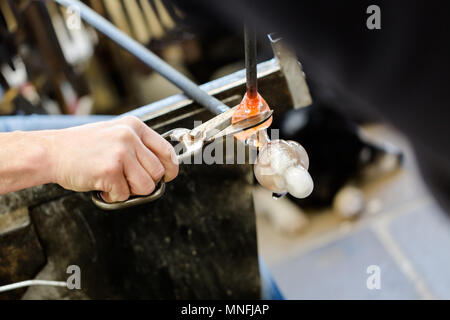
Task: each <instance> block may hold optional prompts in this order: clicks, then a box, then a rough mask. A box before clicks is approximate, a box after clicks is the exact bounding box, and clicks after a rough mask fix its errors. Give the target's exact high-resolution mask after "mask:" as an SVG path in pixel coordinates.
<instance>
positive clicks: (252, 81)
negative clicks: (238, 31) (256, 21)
mask: <svg viewBox="0 0 450 320" xmlns="http://www.w3.org/2000/svg"><path fill="white" fill-rule="evenodd" d="M244 37H245V69H246V71H247V96H248V97H249V98H250V99H252V98H256V95H257V94H258V82H257V72H256V33H255V28H254V25H253V24H250V23H249V22H247V23H246V24H245V27H244Z"/></svg>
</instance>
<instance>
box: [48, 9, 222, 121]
mask: <svg viewBox="0 0 450 320" xmlns="http://www.w3.org/2000/svg"><path fill="white" fill-rule="evenodd" d="M54 1H55V2H57V3H59V4H60V5H62V6H65V7H68V8H72V9H73V10H74V11H75V10H76V12H79V13H80V16H81V18H83V20H84V21H86V22H87V23H88V24H90V25H91V26H93V27H94V28H95V29H97V30H98V31H100V32H101V33H103V34H104V35H105V36H107V37H108V38H110V39H111V40H113V41H114V42H115V43H117V44H118V45H119V46H121V47H122V48H124V49H125V50H127V51H128V52H130V53H131V54H132V55H134V56H135V57H136V58H138V59H139V60H141V61H142V62H143V63H144V64H146V65H147V66H149V67H150V68H152V69H153V70H154V71H156V72H158V73H159V74H160V75H162V76H163V77H164V78H166V79H167V80H169V81H170V82H172V83H173V84H174V85H175V86H177V87H178V88H180V89H181V90H183V92H184V93H185V94H186V95H187V96H188V97H189V98H191V99H193V100H194V101H196V102H198V103H199V104H200V105H202V106H203V107H205V108H206V109H208V110H209V111H211V112H212V113H214V114H220V113H223V112H225V111H227V110H228V109H229V108H228V106H226V105H225V104H224V103H222V102H221V101H219V100H217V99H216V98H214V97H212V96H210V95H209V94H208V93H206V92H205V91H203V90H202V89H200V88H199V86H198V85H196V84H195V83H194V82H192V81H191V80H189V79H188V78H187V77H186V76H184V75H183V74H181V73H180V72H178V71H177V70H175V69H174V68H172V67H171V66H170V65H169V64H168V63H166V62H165V61H164V60H162V59H161V58H159V57H158V56H157V55H156V54H154V53H153V52H151V51H150V50H148V49H147V48H145V47H144V46H143V45H141V44H140V43H138V42H137V41H135V40H133V39H132V38H130V37H129V36H127V35H126V34H125V33H123V32H122V31H120V30H119V29H118V28H116V27H115V26H114V25H113V24H112V23H110V22H109V21H108V20H106V19H105V18H103V17H102V16H100V15H99V14H98V13H96V12H95V11H94V10H92V9H91V8H89V7H88V6H86V5H85V4H83V3H81V2H80V1H78V0H54Z"/></svg>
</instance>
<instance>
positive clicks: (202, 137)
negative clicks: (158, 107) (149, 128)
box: [92, 107, 273, 210]
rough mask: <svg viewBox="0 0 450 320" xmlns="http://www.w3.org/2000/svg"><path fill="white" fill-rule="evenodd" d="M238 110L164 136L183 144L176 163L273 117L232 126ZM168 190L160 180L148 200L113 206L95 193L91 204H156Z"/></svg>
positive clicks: (138, 198) (260, 116)
mask: <svg viewBox="0 0 450 320" xmlns="http://www.w3.org/2000/svg"><path fill="white" fill-rule="evenodd" d="M236 108H237V107H234V108H231V109H229V110H228V111H225V112H224V113H221V114H219V115H218V116H216V117H214V118H212V119H211V120H209V121H207V122H205V123H203V124H201V125H199V126H197V127H195V128H194V129H191V130H190V129H186V128H177V129H172V130H170V131H167V132H166V133H164V134H162V135H161V136H162V137H163V138H165V139H167V140H169V141H172V142H176V143H180V144H181V147H182V148H181V150H182V152H181V153H180V154H179V155H178V156H177V159H178V163H179V164H182V163H184V162H186V160H190V158H191V157H192V156H194V155H195V154H197V153H198V152H201V151H202V149H203V147H204V146H206V145H207V144H209V143H212V142H214V141H215V140H218V139H221V138H225V137H227V136H232V135H234V134H236V133H238V132H241V131H244V130H247V129H251V128H253V127H256V126H258V125H259V124H261V123H263V122H265V121H266V120H267V119H269V118H270V117H271V116H272V113H273V111H272V110H270V111H265V112H262V113H259V114H257V115H255V116H253V117H250V118H246V119H243V120H241V121H239V122H236V123H234V124H232V123H231V119H232V116H233V113H234V111H235V109H236ZM165 189H166V184H165V182H164V180H161V181H160V182H159V183H158V184H157V186H156V189H155V190H154V191H153V192H152V193H151V194H150V195H148V196H131V198H130V199H128V200H126V201H122V202H113V203H108V202H105V201H104V200H103V199H102V196H101V194H100V192H99V191H94V192H92V201H93V202H94V204H95V205H96V206H97V207H99V208H101V209H103V210H119V209H124V208H128V207H132V206H135V205H139V204H144V203H148V202H152V201H155V200H157V199H159V198H160V197H161V196H162V195H163V194H164V192H165Z"/></svg>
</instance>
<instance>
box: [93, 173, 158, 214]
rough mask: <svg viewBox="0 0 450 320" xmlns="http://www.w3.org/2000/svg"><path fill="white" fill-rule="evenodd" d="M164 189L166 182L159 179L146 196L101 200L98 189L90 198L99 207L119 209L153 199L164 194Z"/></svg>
mask: <svg viewBox="0 0 450 320" xmlns="http://www.w3.org/2000/svg"><path fill="white" fill-rule="evenodd" d="M165 191H166V183H165V182H164V181H163V180H161V181H160V182H158V184H157V185H156V188H155V190H154V191H153V192H152V193H151V194H149V195H148V196H132V197H131V198H130V199H128V200H126V201H121V202H112V203H109V202H106V201H105V200H103V198H102V196H101V194H100V193H101V192H100V191H93V192H92V195H91V199H92V202H93V203H94V204H95V205H96V206H97V207H99V208H100V209H103V210H119V209H125V208H129V207H133V206H137V205H140V204H144V203H148V202H152V201H155V200H157V199H159V198H161V196H162V195H163V194H164V192H165Z"/></svg>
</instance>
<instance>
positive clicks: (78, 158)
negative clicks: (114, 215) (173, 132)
mask: <svg viewBox="0 0 450 320" xmlns="http://www.w3.org/2000/svg"><path fill="white" fill-rule="evenodd" d="M48 132H51V134H48ZM48 132H47V138H48V141H49V142H50V146H48V150H50V153H49V154H50V156H49V157H50V164H51V170H50V171H51V177H52V178H51V180H52V182H55V183H58V184H59V185H61V186H63V187H64V188H66V189H70V190H74V191H81V192H83V191H91V190H98V191H102V198H103V199H104V200H105V201H107V202H117V201H125V200H127V199H128V198H129V196H130V195H148V194H150V193H152V192H153V190H154V189H155V185H156V183H157V182H158V181H159V180H160V179H161V178H163V177H164V180H165V181H170V180H173V179H174V178H175V177H176V176H177V174H178V161H177V157H176V154H175V150H174V148H173V147H172V145H171V144H170V143H169V142H168V141H166V140H165V139H164V138H162V137H161V136H160V135H159V134H158V133H156V132H155V131H153V130H152V129H150V128H149V127H148V126H147V125H145V124H144V123H143V122H142V121H141V120H139V119H138V118H136V117H131V116H128V117H124V118H120V119H116V120H112V121H105V122H98V123H93V124H88V125H83V126H79V127H74V128H68V129H63V130H53V131H48Z"/></svg>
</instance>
